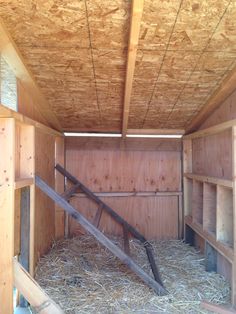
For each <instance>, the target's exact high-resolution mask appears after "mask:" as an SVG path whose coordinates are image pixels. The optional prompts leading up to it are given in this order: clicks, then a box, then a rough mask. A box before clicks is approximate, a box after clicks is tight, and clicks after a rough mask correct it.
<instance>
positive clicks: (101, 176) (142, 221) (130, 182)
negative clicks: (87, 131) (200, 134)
mask: <svg viewBox="0 0 236 314" xmlns="http://www.w3.org/2000/svg"><path fill="white" fill-rule="evenodd" d="M142 144H143V145H142ZM131 148H132V150H131ZM144 149H145V150H144ZM180 151H181V142H180V141H177V140H174V141H173V140H171V141H166V140H165V141H163V140H155V141H153V140H149V139H145V140H142V141H140V139H132V140H131V139H128V140H127V141H126V142H123V141H122V140H121V139H110V138H106V139H91V138H87V139H84V138H72V137H71V138H67V140H66V168H67V170H68V171H69V172H71V173H73V175H74V176H76V177H78V178H79V179H80V180H81V181H82V182H83V183H84V184H85V185H87V186H88V187H89V188H90V189H91V190H92V191H94V192H100V193H101V192H104V193H107V194H106V195H105V196H103V198H102V199H103V200H104V201H105V202H107V203H108V204H109V205H110V206H111V207H113V208H114V210H116V211H117V212H118V213H119V214H120V215H121V216H123V217H124V218H125V219H127V221H128V222H129V223H130V224H132V225H133V226H135V227H137V229H138V230H140V231H141V232H142V233H143V234H144V235H145V236H146V237H147V238H160V239H164V238H177V237H178V196H176V195H170V193H169V194H168V195H167V194H166V196H135V195H133V196H125V195H124V194H122V193H126V192H137V193H138V192H164V193H168V192H176V191H178V192H179V191H181V152H180ZM117 192H119V193H120V196H116V193H117ZM111 193H112V194H111ZM72 203H73V205H75V206H76V207H78V208H79V209H80V211H81V212H82V213H83V214H84V215H85V216H86V217H88V218H89V219H90V220H92V219H93V217H94V213H95V210H96V207H94V206H95V205H94V204H93V203H92V202H91V201H89V200H87V199H86V198H83V197H79V196H78V195H77V196H76V197H74V198H73V200H72ZM100 229H102V230H103V231H104V232H107V233H111V234H120V231H121V230H120V229H119V226H117V225H116V224H115V223H114V222H113V221H111V219H110V217H108V216H107V215H105V214H103V216H102V219H101V224H100ZM69 231H70V234H71V235H74V234H79V233H81V232H82V233H83V230H82V229H81V228H80V227H79V226H78V224H77V223H76V222H74V221H73V220H72V219H71V220H70V222H69Z"/></svg>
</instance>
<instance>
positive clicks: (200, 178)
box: [184, 173, 233, 189]
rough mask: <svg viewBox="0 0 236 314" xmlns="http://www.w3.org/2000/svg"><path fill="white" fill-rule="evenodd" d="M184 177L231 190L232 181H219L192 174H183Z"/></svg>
mask: <svg viewBox="0 0 236 314" xmlns="http://www.w3.org/2000/svg"><path fill="white" fill-rule="evenodd" d="M184 177H185V178H188V179H193V180H196V181H201V182H206V183H212V184H215V185H222V186H225V187H227V188H231V189H232V188H233V181H231V180H225V179H219V178H215V177H208V176H201V175H198V174H193V173H184Z"/></svg>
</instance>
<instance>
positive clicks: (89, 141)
mask: <svg viewBox="0 0 236 314" xmlns="http://www.w3.org/2000/svg"><path fill="white" fill-rule="evenodd" d="M66 149H67V150H71V149H72V150H73V149H76V150H104V149H108V150H131V151H136V150H138V151H143V150H144V151H178V152H180V151H181V150H182V142H181V139H153V138H126V139H121V138H115V137H114V138H109V137H108V138H104V137H79V136H78V137H66Z"/></svg>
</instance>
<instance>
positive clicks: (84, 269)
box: [36, 235, 230, 314]
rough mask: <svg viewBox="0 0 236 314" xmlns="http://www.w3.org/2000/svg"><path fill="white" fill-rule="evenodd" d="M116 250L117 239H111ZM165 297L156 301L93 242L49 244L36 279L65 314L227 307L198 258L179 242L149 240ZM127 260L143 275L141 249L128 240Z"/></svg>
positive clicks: (224, 291)
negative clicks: (209, 305) (205, 305)
mask: <svg viewBox="0 0 236 314" xmlns="http://www.w3.org/2000/svg"><path fill="white" fill-rule="evenodd" d="M113 241H115V242H116V243H117V245H119V246H121V245H122V239H118V238H113ZM151 243H152V245H153V248H154V251H155V256H156V258H157V257H158V261H157V262H158V265H159V269H160V273H161V276H162V280H163V282H164V285H165V287H166V288H167V290H168V291H169V294H168V295H166V296H164V297H159V296H157V295H156V294H155V293H154V292H153V291H152V290H150V289H149V288H148V287H147V286H146V285H145V284H144V283H143V282H142V281H141V280H139V278H138V277H137V276H136V275H135V274H133V273H132V272H131V271H129V270H128V269H127V267H126V266H124V265H123V264H122V263H121V262H120V261H119V260H118V259H117V258H115V257H114V256H113V255H112V254H111V253H110V252H109V251H108V250H107V249H106V248H104V247H103V246H101V245H100V244H99V243H98V242H97V241H96V240H95V239H94V238H93V237H91V236H87V235H85V236H82V237H76V238H73V239H66V240H61V241H58V242H56V243H54V245H53V247H52V249H51V251H50V252H49V253H48V254H47V255H46V256H44V257H42V258H41V260H40V261H39V264H38V267H37V273H36V280H37V281H38V283H39V284H40V285H41V286H42V287H43V288H44V289H45V290H46V292H47V293H48V294H49V296H50V297H51V298H52V299H53V300H54V301H55V302H56V303H58V304H59V305H60V306H61V308H62V309H63V310H64V311H65V313H71V314H75V313H208V312H206V311H204V310H203V309H201V307H200V301H201V300H203V299H204V300H208V301H211V302H214V303H228V302H230V287H229V284H228V283H227V282H226V281H225V280H224V279H223V277H222V276H220V275H219V274H216V273H209V272H206V271H205V270H204V257H203V256H202V255H200V254H198V252H197V251H196V250H195V249H194V248H193V247H189V246H188V245H187V244H185V243H183V242H182V241H179V240H168V241H151ZM130 247H131V254H132V257H133V258H134V259H135V260H136V261H137V262H138V263H139V265H140V266H142V268H143V269H145V270H146V271H147V272H150V270H149V264H148V261H147V258H146V254H145V250H144V249H143V247H142V246H141V245H140V244H139V243H138V242H137V241H135V240H130Z"/></svg>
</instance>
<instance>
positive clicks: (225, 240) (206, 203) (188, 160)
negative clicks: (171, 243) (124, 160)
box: [183, 120, 236, 306]
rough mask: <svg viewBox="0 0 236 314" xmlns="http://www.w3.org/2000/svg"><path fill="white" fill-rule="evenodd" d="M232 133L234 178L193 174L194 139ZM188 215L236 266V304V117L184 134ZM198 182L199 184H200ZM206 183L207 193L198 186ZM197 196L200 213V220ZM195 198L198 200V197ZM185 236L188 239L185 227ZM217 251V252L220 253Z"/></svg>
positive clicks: (235, 283) (235, 282)
mask: <svg viewBox="0 0 236 314" xmlns="http://www.w3.org/2000/svg"><path fill="white" fill-rule="evenodd" d="M228 129H229V130H231V132H232V161H233V166H232V171H233V175H232V178H233V179H232V180H225V179H219V178H214V177H209V176H203V175H197V174H193V173H192V158H193V156H192V140H193V139H196V138H200V137H206V136H211V135H213V134H217V133H220V132H223V131H225V130H228ZM183 154H184V155H183V156H184V158H183V171H184V178H183V180H184V215H185V226H188V227H190V228H191V230H193V231H194V232H195V233H197V234H198V235H199V236H200V237H201V238H203V239H204V240H205V242H208V243H209V244H210V245H211V246H212V247H213V248H214V249H215V250H216V252H217V253H219V254H221V255H222V256H223V257H224V258H225V259H227V261H229V262H230V264H231V267H232V273H233V276H232V304H233V305H234V306H236V278H235V277H236V253H235V251H236V221H235V217H236V201H235V199H236V196H235V195H236V120H231V121H227V122H224V123H221V124H218V125H216V126H213V127H210V128H207V129H204V130H200V131H197V132H195V133H192V134H189V135H186V136H184V137H183ZM196 182H197V183H196ZM200 184H202V185H203V193H201V191H200V190H199V189H198V188H197V187H198V186H199V185H200ZM196 198H198V200H200V201H199V202H200V203H198V204H197V205H199V204H200V206H197V207H198V208H197V209H198V211H199V212H198V214H197V215H202V216H203V224H201V221H200V219H198V218H199V216H197V219H196V212H194V210H195V211H196V204H195V203H194V202H196ZM194 199H195V200H194ZM185 229H186V230H185V239H187V238H188V235H187V233H186V232H188V231H187V228H185ZM217 253H216V254H217Z"/></svg>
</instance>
